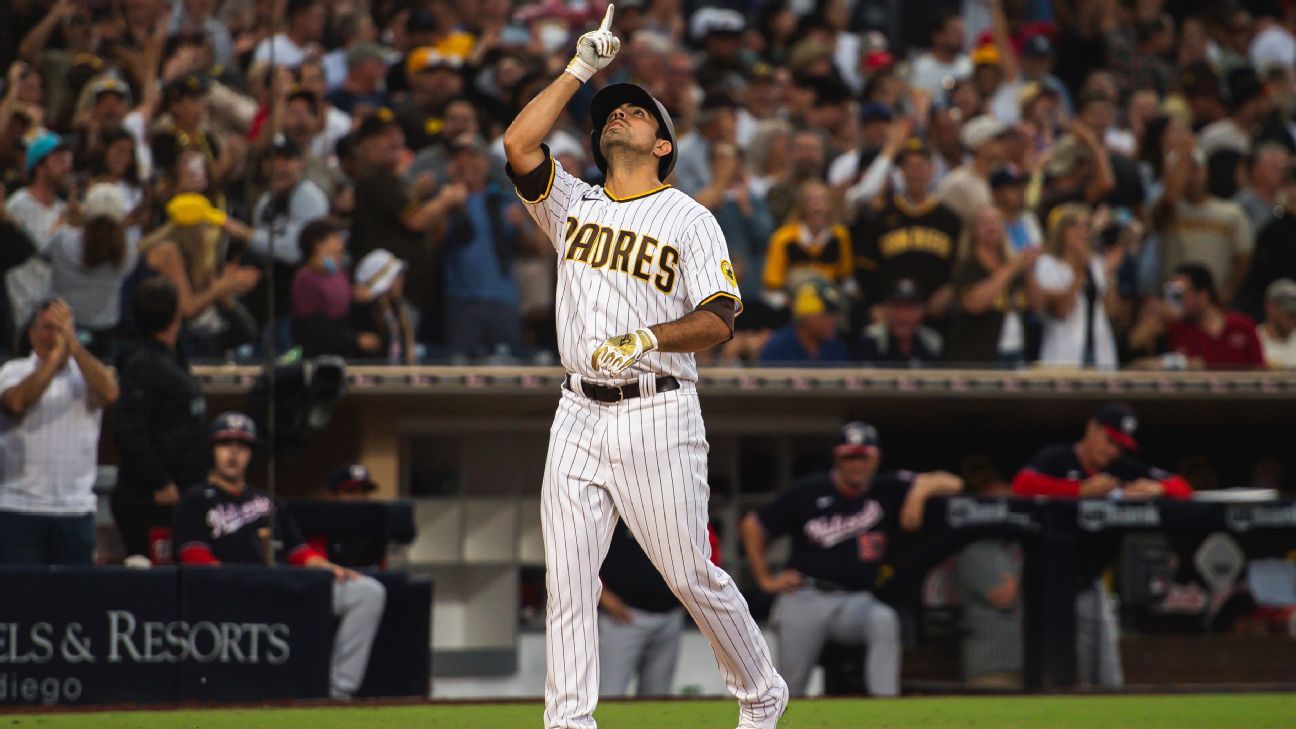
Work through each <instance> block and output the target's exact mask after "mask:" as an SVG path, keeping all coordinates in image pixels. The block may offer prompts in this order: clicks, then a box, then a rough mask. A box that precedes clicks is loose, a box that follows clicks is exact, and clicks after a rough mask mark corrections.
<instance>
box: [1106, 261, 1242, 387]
mask: <svg viewBox="0 0 1296 729" xmlns="http://www.w3.org/2000/svg"><path fill="white" fill-rule="evenodd" d="M1165 294H1166V295H1165V299H1164V300H1163V301H1161V302H1158V303H1159V304H1160V305H1159V306H1155V307H1153V308H1152V309H1151V311H1150V312H1149V313H1148V314H1147V316H1146V317H1145V318H1144V319H1143V320H1142V321H1140V322H1139V325H1138V326H1136V327H1135V328H1134V330H1133V331H1132V332H1131V333H1130V344H1131V346H1132V347H1133V348H1134V349H1136V350H1147V349H1149V348H1151V347H1153V346H1156V345H1155V344H1154V342H1159V341H1160V340H1161V339H1162V338H1164V339H1165V348H1166V350H1167V351H1169V352H1172V353H1174V354H1176V355H1178V356H1179V357H1182V358H1185V359H1186V363H1187V365H1188V366H1190V367H1235V368H1236V367H1252V368H1254V367H1263V366H1264V364H1265V360H1264V350H1263V348H1262V347H1261V345H1260V338H1259V336H1258V335H1257V333H1256V325H1255V321H1254V320H1253V319H1252V318H1251V317H1249V316H1247V315H1245V314H1241V313H1238V312H1236V311H1229V310H1227V309H1225V308H1224V305H1223V304H1222V303H1221V302H1220V298H1219V293H1218V291H1217V290H1216V289H1215V280H1214V278H1213V277H1212V276H1211V273H1210V270H1209V269H1207V268H1206V267H1205V266H1200V265H1197V264H1193V263H1185V264H1184V265H1182V266H1180V267H1179V268H1177V269H1176V270H1175V272H1174V275H1173V276H1171V277H1170V280H1169V281H1168V282H1166V287H1165ZM1168 362H1170V363H1171V364H1172V366H1176V367H1177V366H1179V364H1178V363H1176V361H1175V360H1168Z"/></svg>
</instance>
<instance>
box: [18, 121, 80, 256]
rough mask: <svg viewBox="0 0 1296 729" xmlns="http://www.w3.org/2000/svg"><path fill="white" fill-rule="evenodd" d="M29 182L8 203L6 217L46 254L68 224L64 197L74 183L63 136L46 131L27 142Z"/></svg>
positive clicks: (70, 157) (69, 152) (69, 153)
mask: <svg viewBox="0 0 1296 729" xmlns="http://www.w3.org/2000/svg"><path fill="white" fill-rule="evenodd" d="M27 179H28V183H27V186H26V187H24V188H23V189H21V190H19V191H18V192H17V194H15V195H13V196H11V197H10V198H9V201H8V202H6V203H5V217H7V218H8V219H9V220H11V221H13V222H14V224H15V225H17V226H18V227H19V228H21V229H22V231H23V232H24V233H26V234H27V237H28V238H30V239H31V242H32V245H34V246H36V251H37V252H38V253H44V252H45V249H46V248H48V247H49V244H50V240H51V239H53V238H54V233H55V232H56V231H57V230H58V229H59V228H61V227H62V226H63V225H64V224H65V220H64V213H65V212H66V210H67V203H65V202H63V199H62V197H60V196H61V195H66V194H67V192H68V190H69V187H70V185H71V182H72V152H71V151H70V150H69V149H68V148H67V145H65V144H64V143H63V138H62V137H60V136H59V135H57V134H54V133H53V132H46V133H44V134H42V135H40V136H38V137H36V138H35V139H33V140H32V141H30V142H28V143H27Z"/></svg>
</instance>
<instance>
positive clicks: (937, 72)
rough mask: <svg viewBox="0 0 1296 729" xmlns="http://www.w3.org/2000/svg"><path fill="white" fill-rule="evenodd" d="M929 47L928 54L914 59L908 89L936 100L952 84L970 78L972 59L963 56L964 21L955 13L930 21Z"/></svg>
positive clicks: (949, 12)
mask: <svg viewBox="0 0 1296 729" xmlns="http://www.w3.org/2000/svg"><path fill="white" fill-rule="evenodd" d="M931 44H932V47H931V50H930V51H927V52H926V53H923V54H922V55H920V56H918V58H916V59H914V62H913V68H912V69H911V70H910V72H909V85H910V86H911V87H913V88H916V89H921V90H923V91H925V92H927V94H929V95H930V96H931V97H932V98H933V99H939V98H942V97H943V96H944V94H945V92H946V91H948V90H949V89H950V88H951V87H952V86H953V85H954V82H955V81H958V80H960V79H965V78H967V77H969V76H971V75H972V59H970V58H969V57H968V55H967V54H966V53H964V52H963V47H964V37H963V19H962V18H961V17H959V15H958V11H957V10H947V11H945V12H943V13H940V14H938V15H937V16H936V18H935V19H934V20H933V21H932V25H931Z"/></svg>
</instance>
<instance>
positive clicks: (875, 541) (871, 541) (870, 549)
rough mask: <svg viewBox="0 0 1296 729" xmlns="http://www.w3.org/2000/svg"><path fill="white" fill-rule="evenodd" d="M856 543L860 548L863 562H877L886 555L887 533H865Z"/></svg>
mask: <svg viewBox="0 0 1296 729" xmlns="http://www.w3.org/2000/svg"><path fill="white" fill-rule="evenodd" d="M855 543H856V545H858V547H859V558H860V561H861V562H876V561H878V560H879V559H882V555H884V554H886V533H885V532H864V533H863V534H861V535H859V536H858V537H855Z"/></svg>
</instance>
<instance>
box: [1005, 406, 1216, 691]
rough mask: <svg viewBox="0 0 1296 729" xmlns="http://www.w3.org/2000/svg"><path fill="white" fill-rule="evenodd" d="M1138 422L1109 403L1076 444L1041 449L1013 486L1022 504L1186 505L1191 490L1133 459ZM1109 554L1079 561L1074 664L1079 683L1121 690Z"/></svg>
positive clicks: (1122, 680) (1179, 480)
mask: <svg viewBox="0 0 1296 729" xmlns="http://www.w3.org/2000/svg"><path fill="white" fill-rule="evenodd" d="M1137 432H1138V418H1137V417H1136V416H1135V415H1134V411H1133V410H1131V409H1130V408H1129V407H1128V406H1126V405H1123V404H1121V403H1108V404H1106V405H1104V406H1102V407H1101V408H1099V410H1098V412H1097V413H1095V414H1094V416H1093V417H1092V418H1090V419H1089V421H1088V423H1087V424H1086V425H1085V432H1084V436H1083V437H1082V438H1081V439H1080V440H1079V442H1076V443H1068V444H1062V445H1054V446H1049V447H1047V448H1044V449H1043V450H1041V451H1040V452H1038V453H1036V454H1035V456H1034V457H1033V458H1031V460H1030V461H1029V462H1028V463H1027V464H1026V466H1025V467H1023V468H1022V470H1021V471H1019V472H1018V473H1017V475H1016V476H1015V477H1014V478H1013V493H1014V494H1016V495H1018V496H1046V497H1052V498H1068V499H1075V498H1081V499H1102V498H1123V499H1156V498H1161V497H1170V498H1178V499H1183V498H1188V497H1189V496H1191V495H1192V487H1190V486H1189V485H1188V482H1187V481H1185V480H1184V479H1183V478H1182V477H1181V476H1176V475H1174V474H1172V473H1169V472H1167V471H1163V470H1161V469H1159V468H1150V467H1148V466H1146V465H1144V464H1143V463H1141V462H1139V461H1138V460H1136V459H1134V458H1133V457H1132V456H1131V455H1130V453H1131V452H1132V451H1135V450H1137V449H1138V441H1136V440H1135V435H1136V433H1137ZM1114 557H1115V555H1114V554H1112V553H1092V554H1082V555H1080V559H1079V561H1080V565H1079V574H1078V575H1077V584H1078V585H1079V586H1080V588H1081V589H1080V591H1079V592H1078V593H1077V594H1076V658H1077V664H1078V665H1077V673H1078V674H1079V677H1080V683H1081V684H1082V685H1087V686H1097V687H1099V688H1104V689H1118V688H1120V687H1121V686H1123V685H1124V683H1125V675H1124V671H1123V670H1122V668H1121V657H1120V632H1119V631H1120V624H1119V623H1118V622H1117V620H1116V610H1115V606H1114V605H1113V600H1112V597H1111V595H1110V594H1108V592H1107V588H1106V587H1105V586H1104V584H1103V581H1102V577H1101V576H1102V572H1103V571H1104V570H1105V569H1106V568H1107V565H1108V564H1110V562H1111V561H1112V559H1113V558H1114Z"/></svg>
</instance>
